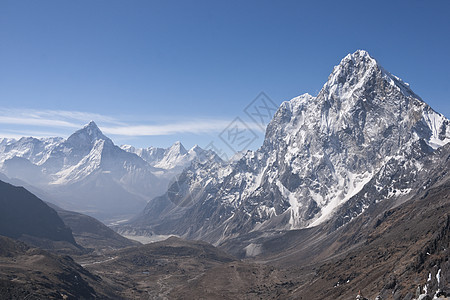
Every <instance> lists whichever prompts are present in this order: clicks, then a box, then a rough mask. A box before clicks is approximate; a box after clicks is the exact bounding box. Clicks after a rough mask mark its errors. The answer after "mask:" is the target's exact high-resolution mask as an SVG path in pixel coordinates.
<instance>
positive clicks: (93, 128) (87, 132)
mask: <svg viewBox="0 0 450 300" xmlns="http://www.w3.org/2000/svg"><path fill="white" fill-rule="evenodd" d="M97 140H104V141H106V142H108V143H111V144H112V141H111V139H110V138H108V137H106V136H105V135H104V134H103V132H102V131H101V130H100V128H98V126H97V124H95V122H94V121H90V122H89V123H88V124H87V125H85V126H84V127H83V128H81V129H80V130H77V131H76V132H75V133H73V134H72V135H71V136H69V138H68V139H67V141H66V142H67V143H68V144H71V145H73V146H80V147H84V146H89V145H90V146H92V145H94V144H95V142H96V141H97Z"/></svg>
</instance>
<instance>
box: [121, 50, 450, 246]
mask: <svg viewBox="0 0 450 300" xmlns="http://www.w3.org/2000/svg"><path fill="white" fill-rule="evenodd" d="M449 126H450V124H449V121H448V120H447V119H446V118H445V117H444V116H442V115H440V114H438V113H436V112H435V111H433V110H432V109H431V108H430V107H429V106H428V105H427V104H426V103H425V102H424V101H422V100H421V98H420V97H419V96H417V95H416V94H415V93H414V92H413V91H412V90H411V89H410V88H409V85H408V84H406V83H405V82H403V81H402V80H400V79H399V78H397V77H396V76H394V75H392V74H390V73H389V72H387V71H386V70H384V69H383V68H382V67H381V66H380V65H379V64H378V62H377V61H376V60H375V59H373V58H372V57H371V56H370V55H369V54H368V53H367V52H365V51H362V50H358V51H356V52H355V53H353V54H349V55H347V56H346V57H345V58H344V59H343V60H342V61H341V62H340V64H339V65H338V66H336V67H335V68H334V70H333V72H332V73H331V75H330V76H329V78H328V81H327V82H326V83H325V85H324V86H323V88H322V90H321V91H320V92H319V94H318V95H317V96H316V97H313V96H311V95H308V94H305V95H302V96H299V97H297V98H294V99H292V100H290V101H287V102H284V103H282V105H281V106H280V108H279V109H278V111H277V112H276V114H275V116H274V118H273V120H272V121H271V122H270V124H269V125H268V127H267V130H266V136H265V141H264V144H263V146H262V147H261V148H260V149H259V150H257V151H254V152H253V151H249V152H247V153H246V154H245V155H244V156H243V157H242V158H241V159H240V160H237V161H233V162H231V163H229V164H223V163H214V162H207V163H199V164H193V165H192V166H191V167H190V168H188V169H186V170H185V171H184V172H183V173H182V174H181V175H180V176H179V178H178V180H177V181H176V182H175V183H174V184H173V185H171V186H170V187H169V191H168V192H167V193H166V194H165V195H164V196H162V197H159V198H156V199H154V200H152V201H150V203H149V204H148V206H147V209H146V210H145V211H144V213H143V214H142V215H141V216H140V217H139V218H138V219H136V220H135V221H134V222H133V223H132V224H130V225H131V227H134V228H140V229H141V230H143V231H145V230H147V231H148V232H157V233H176V234H180V235H184V236H187V237H191V238H202V239H205V240H208V241H211V242H214V243H220V242H222V241H223V240H225V239H229V238H232V237H235V236H237V235H239V234H242V233H248V232H251V231H255V230H271V229H275V230H290V229H296V228H304V227H309V226H315V225H318V224H321V223H322V222H324V221H326V220H328V219H329V218H330V217H331V216H333V215H334V214H335V213H336V210H337V209H338V208H339V207H341V206H342V205H343V204H345V203H346V202H347V201H348V200H349V199H351V198H352V197H354V196H355V195H356V194H358V192H360V191H361V190H362V189H363V187H364V186H365V185H366V184H367V183H368V182H369V181H370V180H371V179H372V178H373V177H374V176H375V175H376V174H379V172H380V171H381V170H382V169H383V168H384V167H386V164H387V163H388V162H389V161H390V160H391V159H396V160H397V161H401V160H402V159H401V158H402V157H403V158H405V159H406V157H407V156H408V155H410V154H411V153H413V152H414V153H415V152H417V151H418V153H416V156H420V155H422V154H426V153H428V152H431V151H433V150H434V149H436V148H438V147H440V146H442V145H444V144H445V143H447V142H448V141H450V128H449ZM417 145H420V147H418V146H417ZM420 167H421V166H420V165H414V164H412V165H411V166H410V168H412V169H410V171H411V172H413V171H414V170H413V169H414V168H420ZM403 192H404V193H406V191H405V190H404V191H403ZM388 196H390V197H394V196H396V194H395V193H394V194H391V195H388ZM388 196H386V197H384V198H383V199H385V198H390V197H388ZM180 199H182V200H180ZM180 201H181V202H180ZM180 203H183V205H180ZM155 207H158V213H155ZM363 210H364V207H363V208H362V209H361V210H359V213H360V212H361V211H363Z"/></svg>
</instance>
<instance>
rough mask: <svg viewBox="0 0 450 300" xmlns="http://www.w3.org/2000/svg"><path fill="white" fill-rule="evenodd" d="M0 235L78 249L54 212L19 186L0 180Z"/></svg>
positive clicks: (69, 232) (68, 231)
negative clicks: (65, 244)
mask: <svg viewBox="0 0 450 300" xmlns="http://www.w3.org/2000/svg"><path fill="white" fill-rule="evenodd" d="M0 208H1V209H0V235H4V236H8V237H11V238H15V239H23V240H30V241H31V240H38V239H39V240H48V241H49V242H65V243H68V244H71V245H72V246H75V247H78V245H77V244H76V242H75V240H74V238H73V235H72V231H71V230H70V228H69V227H67V226H66V225H65V224H64V222H63V221H62V220H61V218H60V217H59V216H58V214H57V213H56V211H54V210H53V209H52V208H50V207H49V206H48V205H47V204H45V203H44V202H43V201H42V200H40V199H39V198H37V197H36V196H35V195H33V194H31V193H30V192H28V191H27V190H25V189H24V188H22V187H16V186H13V185H10V184H8V183H5V182H3V181H0Z"/></svg>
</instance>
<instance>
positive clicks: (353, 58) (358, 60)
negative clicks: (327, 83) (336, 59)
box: [333, 50, 378, 73]
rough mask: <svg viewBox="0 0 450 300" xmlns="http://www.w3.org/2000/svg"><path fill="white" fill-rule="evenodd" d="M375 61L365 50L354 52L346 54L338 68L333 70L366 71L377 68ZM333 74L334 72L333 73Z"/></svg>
mask: <svg viewBox="0 0 450 300" xmlns="http://www.w3.org/2000/svg"><path fill="white" fill-rule="evenodd" d="M377 65H378V63H377V61H376V60H375V59H374V58H373V57H372V56H370V54H369V52H367V51H366V50H356V51H355V52H353V53H350V54H347V55H346V56H345V57H344V58H343V59H342V60H341V62H340V63H339V65H338V66H336V67H335V70H334V71H336V69H337V70H345V69H348V68H351V69H354V68H357V69H361V68H363V69H367V68H369V67H374V66H377ZM333 73H334V72H333Z"/></svg>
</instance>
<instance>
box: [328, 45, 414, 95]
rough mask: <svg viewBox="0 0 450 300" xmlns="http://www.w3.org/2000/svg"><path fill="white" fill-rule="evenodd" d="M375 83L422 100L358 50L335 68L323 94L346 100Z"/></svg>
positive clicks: (371, 58) (406, 85)
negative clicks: (382, 83)
mask: <svg viewBox="0 0 450 300" xmlns="http://www.w3.org/2000/svg"><path fill="white" fill-rule="evenodd" d="M375 81H378V82H380V81H385V82H387V83H388V85H390V86H393V87H396V88H397V89H399V90H400V91H401V92H402V93H403V94H404V95H405V96H407V97H409V96H413V97H414V98H417V99H420V97H419V96H417V95H416V94H414V92H413V91H412V90H411V89H410V87H409V85H408V84H407V83H405V82H403V81H402V80H401V79H400V78H398V77H397V76H395V75H392V74H391V73H389V72H388V71H386V70H385V69H384V68H383V67H382V66H381V65H380V64H379V63H378V62H377V61H376V60H375V59H374V58H373V57H372V56H370V54H369V53H368V52H367V51H365V50H357V51H355V52H354V53H351V54H348V55H347V56H345V57H344V58H343V59H342V60H341V62H340V63H339V65H337V66H335V67H334V69H333V72H332V73H331V74H330V76H329V77H328V81H327V82H326V83H325V85H324V86H323V89H322V91H321V93H325V94H329V95H333V98H335V99H341V100H345V99H347V98H348V97H349V96H351V95H352V94H353V92H354V91H356V90H358V89H360V88H369V89H370V88H372V87H373V86H371V84H373V82H375ZM370 82H371V83H370Z"/></svg>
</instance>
